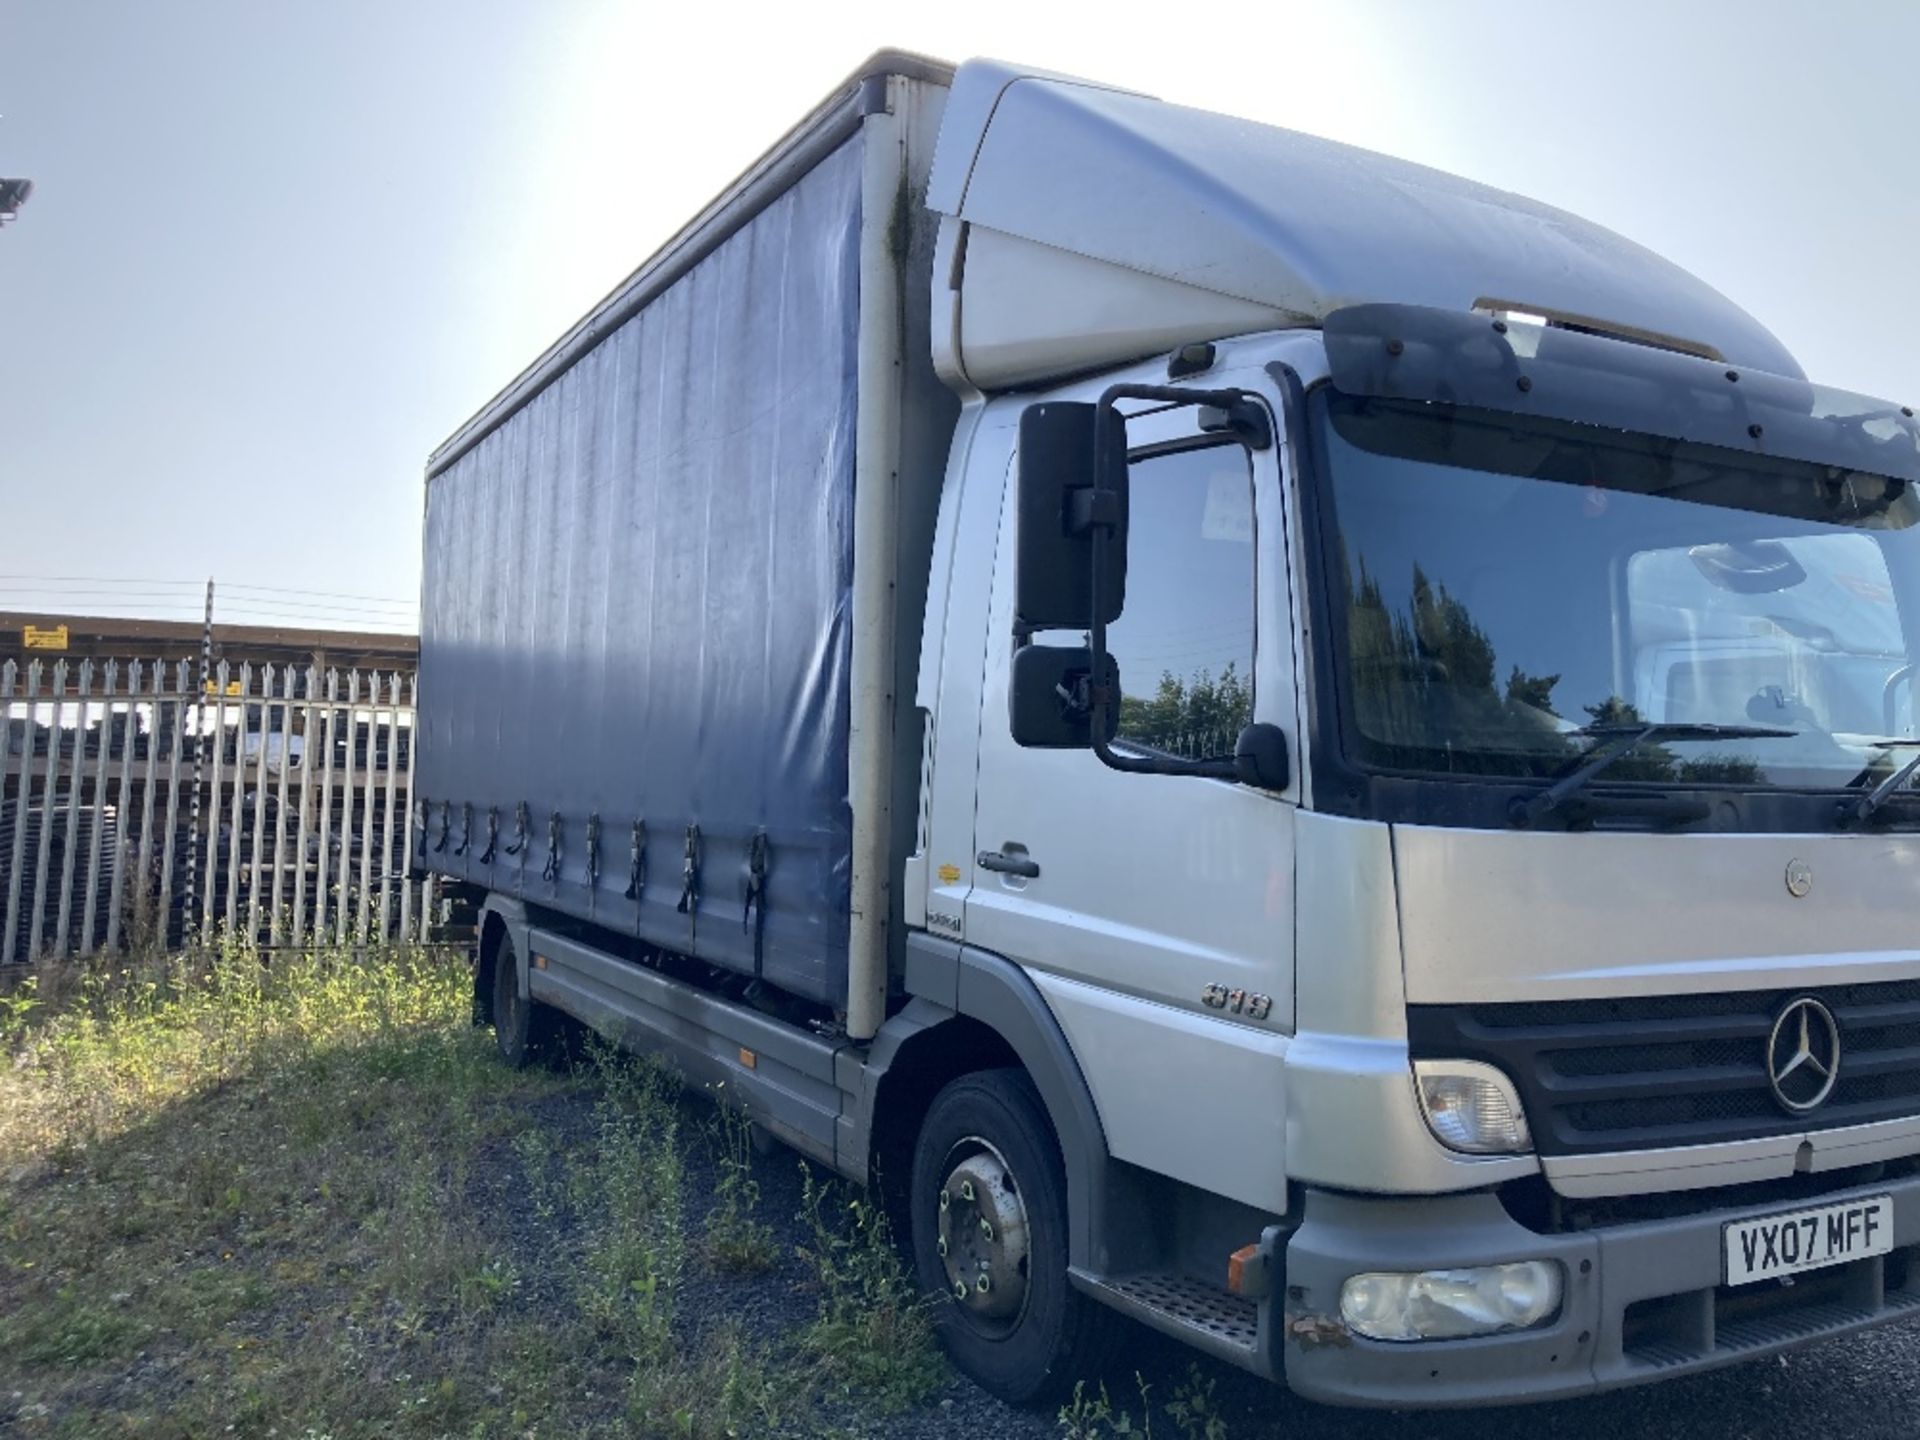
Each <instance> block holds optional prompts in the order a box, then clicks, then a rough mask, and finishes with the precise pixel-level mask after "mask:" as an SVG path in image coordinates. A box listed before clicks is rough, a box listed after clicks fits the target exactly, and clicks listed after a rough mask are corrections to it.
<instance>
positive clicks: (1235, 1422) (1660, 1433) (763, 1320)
mask: <svg viewBox="0 0 1920 1440" xmlns="http://www.w3.org/2000/svg"><path fill="white" fill-rule="evenodd" d="M684 1103H685V1104H686V1106H687V1107H688V1108H687V1115H686V1121H687V1123H686V1124H685V1125H684V1126H683V1133H687V1134H694V1133H698V1132H699V1130H700V1127H701V1122H702V1121H703V1120H704V1119H705V1118H706V1117H707V1116H708V1114H709V1113H710V1112H709V1111H708V1109H707V1102H706V1101H705V1100H704V1099H703V1098H701V1097H691V1096H690V1097H688V1099H687V1100H686V1101H685V1102H684ZM590 1106H591V1098H590V1097H587V1096H582V1095H579V1094H571V1095H562V1096H559V1097H556V1098H555V1099H553V1100H552V1101H550V1102H548V1103H547V1104H546V1106H545V1107H543V1108H544V1110H545V1112H546V1113H543V1114H542V1115H541V1116H540V1118H539V1123H540V1124H542V1125H544V1126H550V1127H552V1133H554V1135H555V1137H556V1139H559V1138H561V1137H564V1136H571V1135H577V1136H579V1137H580V1138H581V1139H582V1140H584V1139H585V1138H586V1136H587V1135H588V1133H589V1125H588V1121H589V1110H590ZM713 1169H714V1167H713V1165H712V1162H711V1159H710V1158H709V1157H707V1156H706V1155H705V1154H704V1152H703V1150H702V1147H701V1146H699V1145H698V1144H695V1145H693V1146H691V1147H690V1152H689V1155H688V1169H687V1175H686V1192H687V1208H688V1224H689V1226H690V1227H694V1229H695V1231H696V1233H697V1227H698V1226H699V1224H700V1223H701V1217H702V1216H703V1215H704V1214H705V1213H706V1209H707V1207H708V1205H709V1204H710V1203H711V1202H710V1198H709V1197H710V1195H711V1189H712V1180H713ZM755 1176H756V1178H757V1179H758V1181H759V1183H760V1186H761V1203H760V1212H759V1213H760V1215H761V1217H762V1218H763V1219H765V1220H766V1221H767V1222H768V1223H769V1224H771V1225H772V1226H773V1227H774V1230H775V1233H776V1235H777V1236H778V1238H779V1241H780V1244H781V1251H782V1257H783V1258H782V1259H781V1260H780V1262H779V1263H778V1264H777V1265H776V1266H775V1267H774V1268H773V1269H772V1270H771V1271H768V1272H766V1273H764V1274H761V1275H754V1276H745V1277H741V1276H730V1275H722V1274H713V1273H711V1272H707V1273H704V1274H702V1275H701V1276H700V1281H699V1283H694V1284H690V1285H688V1286H686V1287H685V1288H683V1290H682V1291H681V1298H680V1302H679V1305H680V1309H679V1312H678V1315H677V1323H678V1324H680V1325H683V1326H685V1327H687V1329H688V1333H689V1334H697V1333H698V1332H699V1330H700V1329H701V1328H703V1327H705V1326H707V1325H710V1324H712V1323H713V1322H714V1321H715V1320H717V1319H718V1318H720V1317H722V1316H726V1315H732V1316H735V1317H741V1318H744V1319H745V1321H746V1323H747V1324H748V1326H749V1328H750V1329H751V1330H752V1331H754V1332H755V1333H757V1334H760V1335H763V1336H776V1335H778V1334H780V1333H782V1332H783V1331H787V1330H790V1329H792V1328H794V1327H797V1326H798V1325H800V1324H803V1323H804V1322H805V1321H806V1320H808V1319H810V1318H811V1317H812V1315H813V1313H814V1303H815V1302H814V1298H813V1293H812V1291H811V1290H810V1289H809V1287H808V1284H807V1272H806V1269H805V1266H804V1264H803V1263H802V1262H801V1261H799V1260H798V1259H797V1258H796V1257H795V1255H794V1250H795V1247H797V1246H799V1245H802V1244H804V1243H805V1240H806V1235H805V1232H804V1230H803V1228H802V1226H801V1224H800V1222H799V1220H798V1219H797V1217H798V1214H799V1212H800V1208H801V1162H800V1160H799V1159H798V1157H797V1156H796V1155H794V1154H793V1153H792V1152H790V1151H788V1150H786V1149H784V1148H780V1147H775V1148H774V1149H773V1150H772V1152H771V1153H769V1154H766V1155H763V1156H761V1157H759V1158H758V1160H757V1161H756V1164H755ZM501 1180H502V1183H510V1179H509V1177H507V1176H506V1175H504V1174H503V1175H502V1176H501ZM528 1238H529V1241H530V1242H531V1241H532V1238H533V1237H531V1236H529V1237H528ZM547 1243H552V1237H547ZM1917 1327H1920V1322H1907V1323H1901V1324H1897V1325H1894V1326H1892V1327H1889V1328H1886V1329H1882V1330H1878V1331H1872V1332H1868V1333H1867V1334H1865V1335H1861V1336H1855V1337H1853V1338H1851V1339H1844V1340H1836V1341H1830V1342H1827V1343H1824V1344H1820V1345H1816V1346H1814V1347H1812V1348H1810V1349H1807V1350H1803V1351H1799V1352H1796V1353H1794V1354H1791V1355H1788V1356H1785V1357H1780V1358H1775V1359H1771V1360H1761V1361H1756V1362H1752V1363H1749V1364H1744V1365H1736V1366H1733V1367H1731V1368H1728V1369H1725V1370H1721V1371H1718V1372H1716V1373H1713V1374H1709V1375H1702V1376H1695V1377H1691V1378H1686V1379H1680V1380H1674V1381H1669V1382H1666V1383H1664V1384H1658V1385H1652V1386H1642V1387H1639V1388H1636V1389H1632V1390H1627V1391H1621V1392H1615V1393H1613V1394H1610V1395H1603V1396H1597V1397H1592V1398H1588V1399H1582V1400H1573V1401H1563V1402H1560V1403H1556V1404H1549V1405H1529V1406H1521V1407H1509V1408H1502V1409H1491V1410H1478V1411H1440V1412H1417V1413H1401V1412H1384V1413H1383V1412H1380V1411H1364V1410H1337V1409H1331V1408H1328V1407H1325V1406H1321V1405H1315V1404H1312V1403H1310V1402H1307V1401H1304V1400H1300V1399H1298V1398H1296V1397H1295V1396H1293V1395H1292V1394H1290V1393H1288V1392H1287V1391H1286V1390H1284V1389H1282V1388H1280V1387H1278V1386H1274V1385H1269V1384H1267V1383H1264V1382H1262V1381H1259V1380H1256V1379H1254V1378H1253V1377H1251V1376H1249V1375H1246V1374H1244V1373H1243V1372H1241V1371H1238V1370H1236V1369H1234V1368H1232V1367H1231V1366H1227V1365H1224V1364H1220V1363H1218V1362H1215V1361H1212V1360H1209V1359H1207V1358H1205V1357H1203V1356H1199V1355H1197V1354H1195V1353H1194V1352H1190V1351H1188V1350H1187V1349H1186V1348H1185V1347H1184V1346H1181V1345H1178V1344H1175V1343H1173V1342H1171V1341H1167V1340H1165V1339H1163V1338H1162V1337H1160V1336H1158V1335H1155V1334H1153V1333H1151V1332H1148V1331H1146V1330H1144V1329H1140V1330H1137V1331H1135V1332H1134V1333H1133V1335H1132V1336H1131V1338H1130V1340H1129V1342H1128V1344H1127V1345H1126V1346H1125V1349H1124V1352H1123V1354H1122V1356H1121V1358H1120V1361H1119V1362H1118V1363H1117V1364H1116V1366H1115V1367H1114V1369H1113V1370H1112V1371H1111V1372H1110V1373H1109V1374H1108V1375H1106V1376H1105V1377H1089V1389H1092V1388H1094V1386H1095V1385H1096V1384H1097V1383H1098V1382H1099V1381H1100V1380H1101V1379H1104V1381H1105V1383H1106V1385H1107V1387H1108V1390H1109V1392H1110V1394H1111V1395H1112V1398H1113V1400H1114V1403H1115V1406H1116V1408H1119V1407H1121V1406H1123V1405H1126V1406H1127V1407H1128V1408H1130V1409H1131V1410H1132V1411H1134V1412H1135V1414H1136V1416H1137V1413H1138V1410H1139V1404H1138V1392H1137V1381H1136V1375H1137V1376H1139V1377H1143V1378H1144V1379H1145V1380H1146V1382H1147V1384H1148V1385H1149V1386H1150V1387H1151V1394H1152V1395H1153V1396H1154V1397H1155V1403H1156V1404H1160V1403H1164V1402H1165V1401H1166V1400H1167V1399H1169V1398H1171V1396H1172V1393H1173V1390H1174V1388H1175V1387H1176V1386H1178V1385H1179V1384H1181V1383H1182V1382H1183V1381H1184V1380H1185V1379H1186V1378H1187V1377H1188V1375H1189V1372H1190V1370H1191V1369H1192V1368H1194V1367H1197V1369H1198V1372H1199V1374H1200V1375H1201V1377H1202V1378H1203V1379H1211V1380H1212V1381H1213V1382H1214V1385H1215V1391H1214V1398H1215V1402H1216V1404H1217V1407H1218V1411H1219V1414H1220V1416H1221V1418H1222V1419H1223V1420H1224V1421H1225V1423H1226V1427H1227V1436H1228V1437H1229V1440H1269V1437H1280V1436H1287V1437H1299V1436H1302V1435H1311V1436H1313V1437H1314V1440H1342V1437H1348V1436H1352V1437H1356V1440H1358V1437H1366V1440H1400V1437H1405V1440H1415V1437H1419V1440H1428V1437H1434V1440H1448V1437H1460V1440H1504V1437H1509V1436H1512V1437H1521V1436H1524V1437H1526V1440H1540V1437H1552V1440H1587V1437H1591V1440H1627V1437H1632V1440H1664V1437H1674V1440H1683V1437H1684V1440H1701V1437H1703V1436H1709V1437H1714V1440H1722V1437H1725V1440H1745V1437H1752V1440H1768V1437H1782V1440H1785V1437H1801V1436H1805V1435H1809V1434H1820V1435H1828V1436H1835V1437H1839V1436H1846V1437H1867V1436H1896V1435H1897V1436H1900V1437H1903V1440H1912V1437H1913V1436H1914V1435H1915V1434H1916V1433H1920V1328H1917ZM1129 1402H1131V1403H1130V1404H1129ZM1136 1423H1137V1421H1136ZM1060 1432H1061V1426H1060V1423H1059V1419H1058V1416H1057V1414H1056V1412H1055V1411H1054V1410H1053V1409H1052V1408H1047V1409H1040V1410H1021V1409H1015V1408H1013V1407H1011V1406H1008V1405H1004V1404H1002V1403H1001V1402H1000V1401H998V1400H995V1399H994V1398H993V1397H991V1396H989V1395H987V1394H986V1393H985V1392H984V1391H981V1390H980V1389H978V1388H977V1387H975V1386H974V1385H972V1384H971V1383H969V1382H968V1381H966V1380H964V1379H962V1378H960V1377H958V1376H957V1375H956V1376H955V1377H954V1378H953V1379H952V1380H951V1381H950V1382H949V1383H948V1384H947V1385H946V1386H945V1387H944V1389H943V1390H942V1391H941V1392H940V1393H938V1394H937V1395H936V1396H934V1397H933V1398H932V1399H930V1400H929V1401H928V1402H927V1403H926V1404H924V1405H921V1406H919V1407H917V1408H915V1409H914V1410H911V1411H909V1412H907V1413H905V1414H899V1415H893V1416H889V1417H885V1418H875V1417H872V1416H870V1415H866V1414H864V1413H863V1412H862V1410H861V1408H860V1407H859V1406H857V1405H851V1404H849V1405H846V1406H837V1405H829V1406H827V1407H826V1408H825V1409H824V1410H823V1411H822V1412H820V1413H818V1414H816V1415H815V1416H814V1417H812V1419H811V1420H810V1421H809V1422H808V1423H807V1424H806V1425H805V1426H804V1427H803V1429H802V1431H801V1432H800V1433H804V1434H822V1433H831V1434H834V1435H843V1436H860V1437H867V1436H871V1437H874V1440H880V1437H885V1440H935V1437H958V1436H965V1437H968V1440H992V1437H1003V1436H1004V1437H1035V1440H1037V1437H1042V1436H1049V1437H1058V1436H1059V1434H1060ZM1155 1432H1156V1433H1157V1434H1163V1435H1167V1436H1175V1435H1177V1434H1178V1432H1177V1431H1176V1429H1175V1428H1174V1426H1173V1425H1171V1424H1170V1423H1169V1422H1168V1421H1167V1420H1166V1418H1165V1417H1164V1416H1163V1415H1158V1414H1156V1416H1155Z"/></svg>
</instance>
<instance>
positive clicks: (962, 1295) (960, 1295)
mask: <svg viewBox="0 0 1920 1440" xmlns="http://www.w3.org/2000/svg"><path fill="white" fill-rule="evenodd" d="M953 1298H954V1299H956V1300H964V1299H966V1298H967V1282H966V1281H964V1280H956V1281H954V1282H953Z"/></svg>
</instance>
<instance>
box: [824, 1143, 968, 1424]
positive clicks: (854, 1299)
mask: <svg viewBox="0 0 1920 1440" xmlns="http://www.w3.org/2000/svg"><path fill="white" fill-rule="evenodd" d="M801 1170H802V1181H801V1220H802V1223H803V1224H804V1226H805V1228H806V1231H807V1235H808V1240H807V1242H806V1244H805V1245H804V1246H803V1247H802V1250H801V1255H802V1258H803V1259H805V1260H806V1261H807V1263H808V1265H809V1266H810V1267H811V1269H812V1271H813V1276H814V1281H815V1283H816V1285H817V1286H818V1289H819V1295H820V1301H819V1305H820V1308H819V1313H818V1315H817V1316H816V1317H815V1319H814V1321H813V1323H812V1324H811V1325H810V1326H808V1327H807V1330H806V1332H805V1333H804V1335H803V1336H802V1337H801V1346H802V1348H803V1349H804V1350H805V1351H806V1352H807V1353H808V1354H809V1355H810V1356H811V1357H812V1359H813V1361H814V1363H815V1365H816V1366H817V1368H818V1370H819V1372H820V1374H821V1375H822V1376H823V1377H824V1378H825V1380H826V1381H827V1383H828V1384H830V1385H833V1386H836V1387H838V1388H839V1389H840V1390H841V1391H842V1392H843V1393H847V1394H853V1395H860V1396H865V1397H868V1398H869V1399H870V1400H872V1401H873V1402H875V1403H877V1404H878V1405H879V1406H881V1407H882V1408H883V1409H886V1410H899V1409H904V1408H905V1407H906V1406H909V1405H912V1404H915V1403H917V1402H918V1401H921V1400H924V1399H925V1398H926V1397H927V1396H929V1395H931V1394H932V1393H933V1392H934V1391H935V1390H936V1389H938V1388H939V1386H940V1385H941V1384H942V1382H943V1381H945V1379H946V1378H947V1374H948V1371H947V1365H946V1361H945V1359H944V1358H943V1357H942V1356H941V1354H940V1351H939V1348H938V1346H937V1345H936V1344H935V1341H934V1336H933V1322H932V1320H931V1319H930V1318H929V1317H928V1315H927V1307H926V1304H925V1302H924V1301H923V1300H922V1299H921V1297H920V1296H919V1295H918V1294H917V1293H916V1292H915V1290H914V1287H913V1284H912V1282H911V1281H910V1280H909V1279H908V1277H907V1274H906V1271H905V1268H904V1267H903V1265H902V1264H901V1260H900V1252H899V1251H898V1249H896V1248H895V1246H894V1244H893V1240H892V1237H891V1235H890V1234H889V1233H888V1228H887V1221H886V1216H885V1214H884V1212H883V1211H882V1209H881V1207H880V1206H879V1205H878V1204H876V1203H875V1202H874V1200H873V1199H872V1198H871V1197H869V1196H863V1195H848V1194H846V1193H845V1192H844V1191H843V1190H842V1189H841V1187H839V1186H838V1185H836V1184H833V1183H831V1182H827V1183H821V1182H818V1181H816V1180H815V1179H814V1178H813V1173H812V1171H811V1169H809V1168H808V1167H807V1166H805V1165H804V1164H803V1165H802V1166H801Z"/></svg>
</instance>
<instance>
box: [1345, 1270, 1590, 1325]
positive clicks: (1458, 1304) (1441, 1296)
mask: <svg viewBox="0 0 1920 1440" xmlns="http://www.w3.org/2000/svg"><path fill="white" fill-rule="evenodd" d="M1560 1287H1561V1275H1560V1267H1559V1266H1558V1265H1556V1264H1554V1263H1553V1262H1552V1261H1550V1260H1522V1261H1519V1262H1517V1263H1515V1264H1512V1265H1483V1266H1480V1267H1478V1268H1475V1269H1471V1270H1418V1271H1414V1272H1412V1273H1400V1272H1375V1273H1373V1274H1368V1275H1355V1276H1353V1277H1352V1278H1350V1279H1349V1280H1348V1281H1347V1283H1346V1284H1345V1285H1343V1286H1341V1287H1340V1318H1341V1319H1342V1320H1345V1321H1346V1322H1347V1328H1348V1329H1350V1330H1352V1331H1353V1332H1354V1334H1356V1335H1364V1336H1366V1337H1367V1338H1368V1339H1370V1340H1458V1339H1463V1338H1465V1337H1467V1336H1470V1335H1492V1334H1494V1333H1496V1332H1498V1331H1501V1330H1525V1329H1528V1328H1529V1327H1531V1326H1534V1325H1540V1324H1544V1323H1545V1322H1546V1321H1548V1320H1551V1319H1552V1318H1553V1317H1554V1316H1555V1315H1556V1314H1558V1313H1559V1310H1560Z"/></svg>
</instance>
